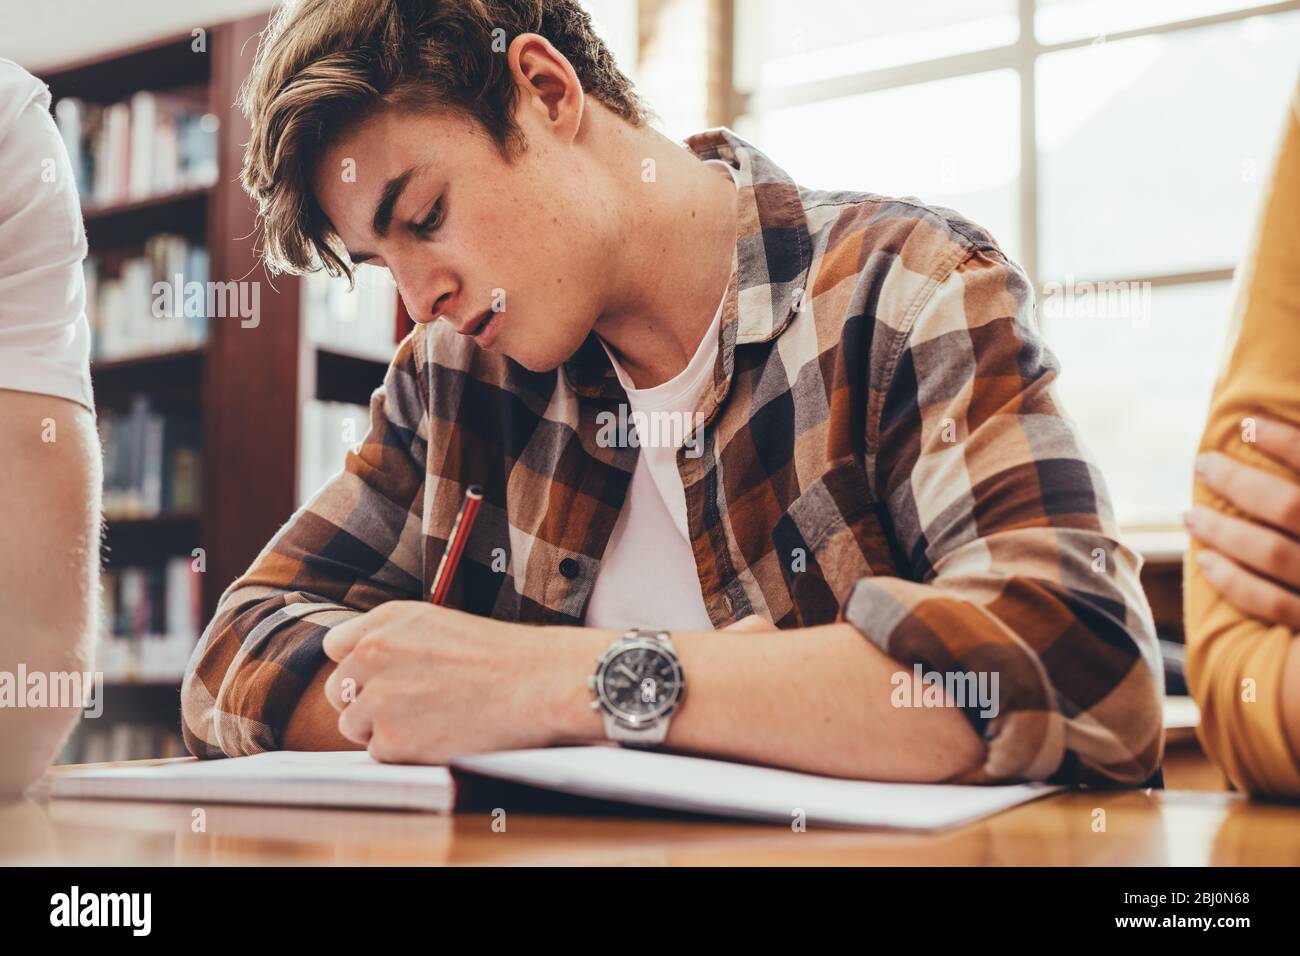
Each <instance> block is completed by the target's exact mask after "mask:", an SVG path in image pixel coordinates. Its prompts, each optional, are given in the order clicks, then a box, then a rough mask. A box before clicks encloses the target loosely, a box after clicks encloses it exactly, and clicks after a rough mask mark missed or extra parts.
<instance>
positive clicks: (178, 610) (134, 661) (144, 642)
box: [95, 555, 202, 682]
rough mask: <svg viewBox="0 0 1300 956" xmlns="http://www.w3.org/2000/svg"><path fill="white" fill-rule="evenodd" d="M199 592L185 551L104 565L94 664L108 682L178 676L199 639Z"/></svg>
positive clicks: (199, 587) (193, 571)
mask: <svg viewBox="0 0 1300 956" xmlns="http://www.w3.org/2000/svg"><path fill="white" fill-rule="evenodd" d="M200 592H201V586H200V581H199V574H198V572H197V571H196V570H195V569H194V566H193V559H192V558H191V557H190V556H188V555H186V556H177V557H173V558H169V559H167V560H166V561H165V562H163V563H157V564H150V565H138V566H136V565H132V566H123V567H110V568H108V569H107V570H105V571H104V572H103V575H102V577H101V594H102V599H103V601H102V610H103V614H102V616H101V618H100V621H101V627H100V631H101V634H100V640H99V643H98V644H97V646H96V649H95V670H96V671H99V672H101V673H102V674H103V675H104V680H105V681H110V682H129V681H173V680H174V681H179V680H180V679H181V676H182V675H183V674H184V673H185V665H186V663H187V662H188V661H189V659H190V654H191V653H192V652H193V650H194V645H195V644H196V643H197V642H198V639H199V631H200V628H201V626H202V625H201V615H202V609H201V608H202V605H201V599H202V595H201V593H200Z"/></svg>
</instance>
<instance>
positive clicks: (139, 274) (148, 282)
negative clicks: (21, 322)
mask: <svg viewBox="0 0 1300 956" xmlns="http://www.w3.org/2000/svg"><path fill="white" fill-rule="evenodd" d="M83 268H84V270H85V274H86V318H87V320H88V321H89V323H90V329H91V358H92V359H93V360H96V361H106V360H108V359H119V358H128V357H131V356H134V355H146V354H150V353H153V352H160V351H169V350H172V349H183V348H193V347H197V346H199V345H202V344H203V343H204V342H206V341H207V338H208V320H207V304H208V289H209V285H208V250H207V248H206V247H204V246H201V245H197V244H195V243H191V242H190V241H189V240H187V239H185V238H184V237H182V236H173V235H168V234H166V233H160V234H158V235H156V236H151V237H150V238H149V239H148V240H146V241H145V244H144V254H143V255H140V256H133V257H128V258H123V257H103V258H101V257H99V256H93V255H92V256H87V257H86V261H85V264H84V267H83ZM160 283H161V284H160Z"/></svg>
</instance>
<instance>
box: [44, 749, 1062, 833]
mask: <svg viewBox="0 0 1300 956" xmlns="http://www.w3.org/2000/svg"><path fill="white" fill-rule="evenodd" d="M466 777H472V778H478V779H479V780H480V781H482V780H489V779H490V780H502V781H510V782H511V783H514V784H525V785H528V786H532V787H538V788H541V789H543V790H548V791H554V792H559V793H568V794H574V795H578V796H584V797H594V798H597V799H601V800H609V801H614V802H617V803H626V804H633V805H638V806H647V807H659V808H665V809H672V810H681V811H687V812H696V813H706V814H712V815H717V816H726V817H738V818H742V819H750V820H764V821H771V822H776V823H783V824H787V825H788V824H789V823H791V821H793V820H795V819H802V820H804V821H805V822H806V823H807V825H809V826H841V827H871V828H887V829H901V830H934V829H941V828H943V827H950V826H955V825H957V824H960V823H966V822H969V821H971V820H975V819H978V818H980V817H984V816H988V815H989V814H993V813H997V812H998V811H1000V810H1005V809H1007V808H1009V807H1013V806H1015V805H1017V804H1020V803H1024V802H1026V801H1028V800H1033V799H1035V798H1037V797H1041V796H1044V795H1046V794H1048V793H1052V792H1053V791H1055V790H1057V789H1059V788H1057V787H1050V786H1045V785H1041V784H1025V785H1016V786H999V787H962V786H947V785H942V786H941V785H925V784H898V783H869V782H863V781H856V780H841V779H836V778H832V777H821V776H817V775H815V774H806V773H795V772H793V771H788V770H776V769H772V768H768V767H756V766H751V765H749V764H739V763H731V762H728V761H722V760H710V759H706V758H702V757H688V756H681V755H677V754H667V753H660V752H652V751H638V750H625V749H622V748H619V747H607V746H595V747H552V748H548V749H544V750H516V751H504V752H500V753H489V754H475V755H471V756H465V757H460V758H457V759H456V760H454V761H453V762H452V765H451V768H450V769H448V768H446V767H422V766H404V765H396V764H381V763H376V762H375V761H373V760H371V759H370V757H369V756H368V755H367V754H366V753H365V752H364V751H341V752H331V753H302V752H280V753H266V754H258V755H257V756H253V757H234V758H230V759H226V760H210V761H197V760H186V761H177V762H172V763H166V764H159V765H155V766H149V767H100V768H89V769H84V770H67V771H60V772H56V773H54V774H52V776H51V781H50V796H51V797H108V798H119V799H130V800H171V801H186V802H189V801H194V802H199V801H214V802H227V803H259V804H261V803H266V804H289V805H302V806H334V807H365V808H377V809H379V808H382V809H394V808H404V809H412V810H426V811H434V812H441V813H446V812H450V811H451V810H452V809H453V808H454V805H455V795H456V789H457V788H456V779H457V778H466Z"/></svg>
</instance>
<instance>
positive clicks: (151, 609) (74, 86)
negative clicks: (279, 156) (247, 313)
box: [35, 16, 411, 762]
mask: <svg viewBox="0 0 1300 956" xmlns="http://www.w3.org/2000/svg"><path fill="white" fill-rule="evenodd" d="M265 23H266V18H265V16H255V17H248V18H244V19H240V20H235V21H230V22H226V23H219V24H213V25H211V26H208V27H206V28H204V31H203V37H202V39H203V44H202V49H196V44H195V36H194V34H192V33H186V34H183V35H178V36H173V37H167V38H162V39H158V40H153V41H149V42H147V43H142V44H139V45H135V46H132V47H129V48H126V49H119V50H114V51H106V52H104V53H103V54H102V55H97V56H94V57H90V58H86V59H83V60H78V61H75V62H70V63H66V64H62V65H60V66H56V67H54V68H51V69H48V70H41V71H35V72H38V75H39V76H40V77H41V79H42V80H44V81H45V82H46V83H47V84H48V85H49V87H50V91H51V96H52V105H53V109H54V113H55V118H56V122H58V123H59V124H60V130H61V131H63V132H64V134H65V142H67V143H69V144H70V150H71V149H77V150H79V154H78V156H77V157H75V158H74V166H76V165H77V164H78V163H80V162H81V159H82V155H83V154H84V155H85V156H88V157H90V160H89V161H88V162H86V163H85V164H84V167H83V168H82V169H81V170H80V171H81V173H82V174H83V175H82V177H79V185H80V184H83V183H84V186H85V188H84V189H83V192H82V196H83V217H84V220H85V225H86V235H87V239H88V243H89V257H88V259H90V260H91V261H92V262H93V265H91V266H89V267H88V289H87V291H88V295H89V294H91V293H93V294H94V298H93V300H92V301H91V302H89V303H88V313H89V314H90V317H91V320H92V326H93V332H94V335H93V339H94V342H95V345H94V348H95V349H96V353H95V355H94V357H93V358H92V362H91V377H92V381H93V384H94V390H95V401H96V406H97V409H98V412H99V416H100V420H101V430H105V429H107V431H108V432H109V436H110V438H112V442H111V444H112V446H113V447H111V448H110V447H109V444H108V443H106V447H105V455H106V459H109V458H111V457H112V456H113V455H117V456H119V457H121V456H126V458H127V460H128V467H127V468H126V474H127V477H128V479H131V480H138V481H139V482H141V483H142V485H143V488H142V489H140V488H137V489H135V491H136V492H141V491H143V494H139V493H136V494H128V495H126V496H125V497H123V495H121V494H119V493H118V492H117V491H114V492H113V493H112V494H110V495H109V496H108V499H107V500H106V507H105V528H104V537H103V544H104V561H103V564H104V570H105V578H106V581H107V582H108V583H109V584H110V585H113V586H114V588H113V593H111V594H106V596H105V604H106V610H108V611H109V612H113V611H114V610H115V606H118V607H120V606H122V601H123V599H124V598H129V601H126V602H125V603H126V604H129V605H130V606H131V607H133V608H135V610H133V611H131V612H129V613H121V612H119V613H117V614H115V615H114V614H110V615H108V617H109V620H107V621H106V626H107V627H108V628H109V629H110V630H112V629H114V628H115V626H116V628H117V629H118V630H120V631H122V633H120V634H118V635H117V638H116V639H117V640H118V642H119V643H118V644H114V645H112V647H111V650H112V651H113V652H114V653H112V654H109V653H107V651H108V650H109V649H110V647H109V645H108V644H107V642H108V641H110V640H114V638H113V636H112V635H111V634H105V635H103V636H101V638H100V641H101V650H100V653H101V658H100V663H114V664H115V665H116V666H115V667H114V668H113V669H112V670H111V671H110V670H108V669H105V673H104V685H105V686H104V700H105V705H104V709H103V716H102V717H100V718H99V719H97V720H93V721H91V720H83V721H82V723H81V724H80V725H79V727H78V730H77V732H76V733H75V734H74V735H73V738H72V739H71V740H70V741H69V745H68V747H67V748H66V749H65V752H64V754H63V756H62V759H63V761H64V762H71V761H77V760H106V759H120V758H123V757H131V758H136V757H147V756H166V755H169V754H172V753H176V752H179V751H178V748H179V747H180V740H179V690H180V672H179V670H177V669H175V668H172V669H171V670H167V669H166V665H167V663H168V662H171V661H174V660H179V659H182V658H183V657H184V656H188V655H187V654H181V651H183V648H179V647H176V646H175V645H173V646H172V648H171V651H169V652H168V653H162V654H160V653H154V652H156V651H159V650H160V648H158V647H155V646H153V645H150V646H149V649H150V651H151V653H150V654H148V655H145V654H143V653H138V652H139V651H140V650H141V648H142V647H143V642H144V640H145V639H146V638H147V637H148V636H149V635H151V634H152V632H153V631H156V630H161V631H163V632H164V633H161V634H156V635H152V637H148V639H156V638H161V639H163V640H164V641H166V640H183V641H187V642H188V643H189V646H190V647H192V646H193V640H194V637H195V636H196V634H197V633H198V631H201V628H202V626H203V625H205V624H206V622H207V621H208V620H209V619H210V618H211V616H212V614H213V612H214V610H215V608H216V604H217V601H218V599H219V598H220V596H221V593H222V592H223V591H224V590H225V588H226V587H227V586H228V585H229V584H230V582H231V581H232V580H233V579H234V578H235V577H236V576H237V575H238V574H239V573H240V572H242V571H243V570H244V569H245V568H246V567H247V566H248V565H249V563H250V562H251V561H252V559H253V558H254V557H255V556H256V555H257V553H258V552H259V551H260V550H261V548H262V547H263V545H265V543H266V542H267V541H268V540H269V539H270V537H271V536H272V535H273V534H274V533H275V532H276V530H277V529H278V528H279V527H280V526H281V525H282V524H283V523H284V522H285V521H286V520H287V519H288V518H289V516H290V515H291V514H292V513H293V511H294V510H295V508H296V507H297V505H298V504H299V502H300V499H301V498H302V496H303V494H304V490H305V489H304V487H303V484H304V482H306V483H310V481H311V475H312V474H317V473H319V472H320V471H321V464H320V463H321V461H322V460H324V461H328V460H330V457H331V456H332V455H333V456H336V457H337V467H341V466H342V463H343V456H344V449H345V446H346V444H349V443H348V442H345V441H344V438H346V437H348V436H349V435H350V434H351V432H352V431H353V430H354V429H355V424H353V425H349V430H348V433H347V434H340V435H339V443H338V446H337V448H334V447H331V445H332V443H331V442H328V441H327V442H325V443H324V445H323V446H322V440H321V438H320V434H319V433H320V430H321V425H320V422H321V420H322V419H321V416H320V414H319V408H320V406H321V405H322V403H324V405H325V407H327V408H333V409H343V410H344V411H345V412H346V411H348V410H349V409H352V413H353V415H352V417H354V418H355V409H354V408H353V406H362V405H365V404H366V403H367V402H368V400H369V396H370V393H371V392H372V391H373V389H374V388H376V387H377V386H378V385H379V384H380V383H381V382H382V380H383V375H384V371H385V368H386V366H387V363H388V360H389V358H390V357H391V354H392V350H393V346H394V344H395V343H396V342H397V341H399V340H400V338H401V337H402V336H404V335H405V334H406V332H407V331H408V330H409V329H410V327H411V324H410V320H409V319H408V318H406V317H405V315H404V313H403V312H402V310H401V309H400V307H399V306H398V305H397V303H396V296H395V294H391V295H387V294H386V293H385V292H384V290H382V289H381V290H380V291H379V292H378V293H376V291H375V289H374V288H370V289H369V291H368V292H362V293H360V294H356V295H353V296H351V297H348V296H344V295H343V294H342V292H341V291H340V290H339V289H338V288H328V289H327V288H325V287H323V286H322V285H321V284H320V281H321V280H318V279H312V280H299V279H297V278H295V277H292V276H277V277H274V278H273V279H272V278H271V277H269V276H268V275H267V274H266V273H265V271H264V270H263V268H262V266H261V264H260V262H259V260H258V258H257V254H256V248H255V216H254V208H253V205H252V203H251V201H250V200H249V199H248V197H247V195H246V194H245V193H244V192H243V190H242V188H241V187H240V186H239V184H238V173H239V169H240V166H241V165H242V162H243V148H244V144H245V143H246V142H247V141H248V138H249V130H248V126H247V123H246V121H245V120H244V118H243V116H242V115H241V114H240V113H239V111H238V110H237V109H236V108H235V107H234V105H233V104H234V102H235V98H236V94H237V91H238V89H239V86H240V84H241V83H242V81H243V79H244V77H245V75H246V73H247V71H248V69H249V67H250V66H251V63H252V59H253V54H254V52H255V50H256V48H257V33H258V32H259V31H260V30H261V29H262V28H263V27H264V26H265ZM65 101H66V102H65ZM122 104H125V105H122ZM109 117H111V119H109ZM140 117H147V118H148V121H150V122H153V123H155V124H156V127H155V128H154V129H153V130H152V134H151V130H150V129H149V128H146V127H145V122H146V120H143V119H139V118H140ZM133 122H134V123H135V124H136V126H139V127H140V129H138V130H137V129H134V128H133V127H132V123H133ZM110 124H112V125H115V126H116V127H117V129H116V130H114V131H109V132H105V128H106V127H107V126H108V125H110ZM124 130H126V132H124ZM209 154H210V155H209ZM114 164H116V165H114ZM123 164H125V165H123ZM101 167H104V168H102V169H101ZM178 171H179V174H178ZM114 182H115V183H117V185H118V186H120V187H121V188H116V189H115V188H100V187H105V186H106V184H108V185H109V186H111V184H112V183H114ZM199 252H201V254H202V255H201V256H198V255H196V253H199ZM90 270H94V271H90ZM173 273H180V274H182V275H183V276H184V280H185V282H184V285H185V287H188V286H189V284H190V282H191V281H194V280H196V281H198V282H200V283H201V287H211V286H212V285H215V284H224V283H230V282H244V283H248V282H256V283H257V298H256V299H255V300H253V301H255V302H256V304H257V315H256V322H255V323H254V322H252V321H248V320H246V319H245V318H244V316H242V315H240V314H230V313H229V312H227V313H226V315H225V316H223V315H221V314H220V313H221V310H217V314H211V313H212V308H211V306H212V302H213V300H212V299H211V298H208V299H207V300H206V302H205V305H206V306H207V308H204V309H202V310H201V312H202V314H200V315H198V316H193V315H191V316H188V317H187V316H185V315H184V314H183V313H180V314H176V315H172V314H170V313H167V314H164V315H162V316H159V315H158V313H157V311H153V312H150V311H149V310H150V303H149V302H148V301H143V300H142V298H141V296H142V294H147V293H142V291H141V290H142V289H150V288H151V283H150V282H149V281H148V280H151V279H152V280H158V279H160V278H162V277H163V276H165V277H166V278H167V279H168V280H170V279H171V277H172V274H173ZM92 281H93V282H94V283H96V287H94V288H92V286H91V284H90V283H91V282H92ZM324 281H326V282H330V283H333V280H324ZM334 284H335V285H337V283H334ZM172 285H173V286H175V285H176V283H172ZM343 285H344V287H345V286H346V284H343ZM244 288H245V289H249V288H251V287H248V286H244ZM177 296H178V298H179V290H178V292H177ZM340 302H342V303H344V304H345V306H346V307H345V308H344V309H343V312H344V315H343V317H342V319H341V320H338V321H336V319H337V316H335V317H333V319H332V318H331V310H332V309H334V308H336V307H337V305H338V303H340ZM101 305H103V306H104V308H100V306H101ZM155 309H156V306H155ZM158 323H163V325H161V326H160V325H158ZM168 323H170V324H168ZM182 326H183V327H182ZM322 332H323V333H324V334H322ZM340 332H342V333H346V334H340ZM126 333H129V334H126ZM106 343H108V344H110V345H111V346H112V348H111V350H109V351H108V352H107V353H105V352H104V351H103V347H104V345H105V344H106ZM133 346H134V347H133ZM304 417H306V418H308V419H310V420H311V425H312V432H313V434H312V435H310V436H308V435H304V434H303V420H304ZM326 420H327V421H329V420H331V419H328V418H327V419H326ZM178 421H183V422H191V423H192V429H193V441H192V444H193V445H194V455H193V456H189V457H187V455H188V454H189V453H188V451H187V449H186V447H185V443H186V441H187V440H188V437H189V436H188V432H187V428H188V427H189V426H187V427H186V428H176V427H173V424H174V423H175V422H178ZM177 435H180V436H181V437H180V438H178V437H177ZM362 437H363V435H362V434H356V435H355V441H359V440H360V439H361V438H362ZM304 442H305V443H306V444H307V445H308V446H309V447H307V448H306V449H304V447H303V446H304ZM307 459H310V460H311V462H312V463H313V464H312V467H314V469H315V471H312V472H310V473H308V472H305V471H304V469H306V468H307V467H308V462H307ZM178 462H181V463H183V464H184V469H182V470H183V471H184V472H185V474H184V476H183V480H179V479H178V478H177V475H178V472H177V471H176V469H175V468H174V467H173V466H175V465H176V464H177V463H178ZM109 463H110V462H109V461H107V460H106V465H108V464H109ZM191 464H192V466H193V467H192V468H191ZM337 467H336V468H335V469H334V470H337ZM157 469H162V474H161V476H160V475H158V474H152V473H151V472H152V471H155V470H157ZM189 470H192V471H193V472H194V473H193V475H192V476H191V475H189V473H188V472H189ZM119 471H120V469H119ZM300 473H301V474H300ZM191 478H192V482H193V487H191V485H189V484H184V482H187V481H190V480H191ZM178 483H179V485H180V486H181V487H182V490H183V491H188V492H191V493H192V495H193V500H189V499H186V498H185V495H184V494H180V495H179V496H177V495H176V492H177V489H178ZM108 491H110V489H106V492H108ZM173 500H177V501H185V502H186V503H185V505H184V506H182V507H174V506H172V501H173ZM123 501H125V502H126V503H127V504H128V505H129V507H123V506H122V502H123ZM110 502H111V503H112V507H111V508H110V506H109V503H110ZM181 559H186V560H188V561H189V562H190V566H191V568H192V569H195V568H196V565H197V569H196V570H195V573H193V574H192V576H191V577H190V579H189V582H190V587H189V588H188V590H186V591H185V593H184V594H183V596H182V597H181V598H180V600H182V601H188V602H189V606H188V607H181V606H178V605H177V603H176V601H177V597H176V595H175V594H173V590H175V589H173V588H171V585H176V588H177V589H185V578H184V577H183V576H181V575H180V572H181V571H183V567H178V562H180V560H181ZM149 568H153V569H155V570H154V571H149V572H143V573H142V572H141V570H140V569H149ZM150 575H153V576H152V577H150ZM123 578H125V579H126V580H127V581H128V585H127V586H123V584H122V583H121V582H122V580H123ZM159 581H162V586H163V587H164V592H163V593H165V597H163V598H159V597H158V595H156V594H154V592H155V591H157V589H158V587H159V586H160V585H159ZM115 598H116V599H117V600H116V601H115ZM159 602H160V603H161V604H162V608H161V609H160V608H159V607H158V606H157V604H158V603H159ZM141 605H143V610H141V609H140V606H141ZM185 612H188V616H187V613H185ZM114 617H116V618H117V620H114V619H113V618H114ZM186 619H188V620H192V621H193V626H194V628H195V629H197V630H195V631H194V632H193V633H188V634H187V633H184V632H183V630H182V631H180V632H177V631H176V628H175V625H176V622H177V621H182V622H183V621H184V620H186ZM127 644H133V645H134V646H133V647H126V645H127ZM118 652H124V653H125V652H130V653H126V657H125V659H126V660H127V662H128V663H127V665H126V666H125V667H124V666H123V665H122V658H123V654H122V653H118ZM132 654H134V658H133V657H132ZM146 658H147V661H148V664H149V666H142V665H143V664H144V663H145V662H146ZM106 659H107V660H106ZM133 660H134V663H132V661H133ZM159 661H162V662H163V668H164V669H163V670H159ZM97 666H98V665H97Z"/></svg>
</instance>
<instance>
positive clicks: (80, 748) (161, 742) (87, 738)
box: [59, 720, 189, 764]
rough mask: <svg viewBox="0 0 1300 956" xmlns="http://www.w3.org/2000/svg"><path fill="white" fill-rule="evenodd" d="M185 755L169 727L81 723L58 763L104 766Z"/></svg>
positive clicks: (178, 736)
mask: <svg viewBox="0 0 1300 956" xmlns="http://www.w3.org/2000/svg"><path fill="white" fill-rule="evenodd" d="M188 756H189V753H188V751H186V749H185V741H184V740H183V739H182V737H181V735H180V733H179V732H178V731H176V730H174V729H172V727H171V726H170V724H169V725H167V726H162V725H159V724H134V723H111V724H109V723H101V721H98V720H83V721H82V722H81V724H80V725H79V726H78V727H77V732H76V733H74V734H73V735H72V736H70V737H69V738H68V742H67V744H66V745H65V746H64V748H63V752H62V753H61V754H59V763H62V764H69V763H106V762H107V761H110V760H148V759H151V758H155V757H188Z"/></svg>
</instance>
